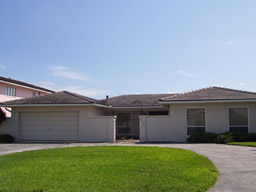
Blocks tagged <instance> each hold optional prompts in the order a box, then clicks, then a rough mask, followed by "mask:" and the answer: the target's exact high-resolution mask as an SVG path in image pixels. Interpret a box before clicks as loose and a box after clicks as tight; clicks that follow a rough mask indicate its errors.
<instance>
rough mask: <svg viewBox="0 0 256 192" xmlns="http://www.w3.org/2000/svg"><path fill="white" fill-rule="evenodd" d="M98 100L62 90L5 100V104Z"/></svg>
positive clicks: (71, 102) (70, 102)
mask: <svg viewBox="0 0 256 192" xmlns="http://www.w3.org/2000/svg"><path fill="white" fill-rule="evenodd" d="M95 103H97V100H95V99H92V98H89V97H85V96H82V95H78V94H76V93H71V92H68V91H61V92H57V93H52V94H47V95H43V96H36V97H30V98H25V99H18V100H12V101H7V102H4V103H3V105H8V106H12V105H40V104H42V105H43V104H95Z"/></svg>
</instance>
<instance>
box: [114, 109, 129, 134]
mask: <svg viewBox="0 0 256 192" xmlns="http://www.w3.org/2000/svg"><path fill="white" fill-rule="evenodd" d="M116 122H117V126H116V129H117V130H116V136H117V138H118V137H119V138H120V137H131V113H118V114H117V121H116Z"/></svg>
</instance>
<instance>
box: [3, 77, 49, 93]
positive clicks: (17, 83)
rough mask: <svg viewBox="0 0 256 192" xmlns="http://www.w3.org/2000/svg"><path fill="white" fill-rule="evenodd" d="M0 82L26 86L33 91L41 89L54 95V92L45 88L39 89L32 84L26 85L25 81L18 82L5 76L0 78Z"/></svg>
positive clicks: (40, 88)
mask: <svg viewBox="0 0 256 192" xmlns="http://www.w3.org/2000/svg"><path fill="white" fill-rule="evenodd" d="M0 81H4V82H7V83H12V84H16V85H20V86H25V87H28V88H32V89H39V90H42V91H46V92H50V93H54V91H52V90H49V89H45V88H43V87H39V86H36V85H32V84H29V83H26V82H23V81H18V80H15V79H11V78H7V77H3V76H0Z"/></svg>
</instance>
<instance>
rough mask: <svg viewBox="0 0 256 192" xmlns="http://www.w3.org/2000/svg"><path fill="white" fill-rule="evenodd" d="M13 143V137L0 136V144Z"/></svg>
mask: <svg viewBox="0 0 256 192" xmlns="http://www.w3.org/2000/svg"><path fill="white" fill-rule="evenodd" d="M13 142H14V137H12V136H11V135H7V134H5V135H0V143H13Z"/></svg>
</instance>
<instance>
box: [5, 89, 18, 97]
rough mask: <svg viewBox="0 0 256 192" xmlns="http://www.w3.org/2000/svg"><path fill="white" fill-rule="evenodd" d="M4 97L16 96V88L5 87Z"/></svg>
mask: <svg viewBox="0 0 256 192" xmlns="http://www.w3.org/2000/svg"><path fill="white" fill-rule="evenodd" d="M6 95H9V96H14V97H15V96H16V88H14V87H6Z"/></svg>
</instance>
